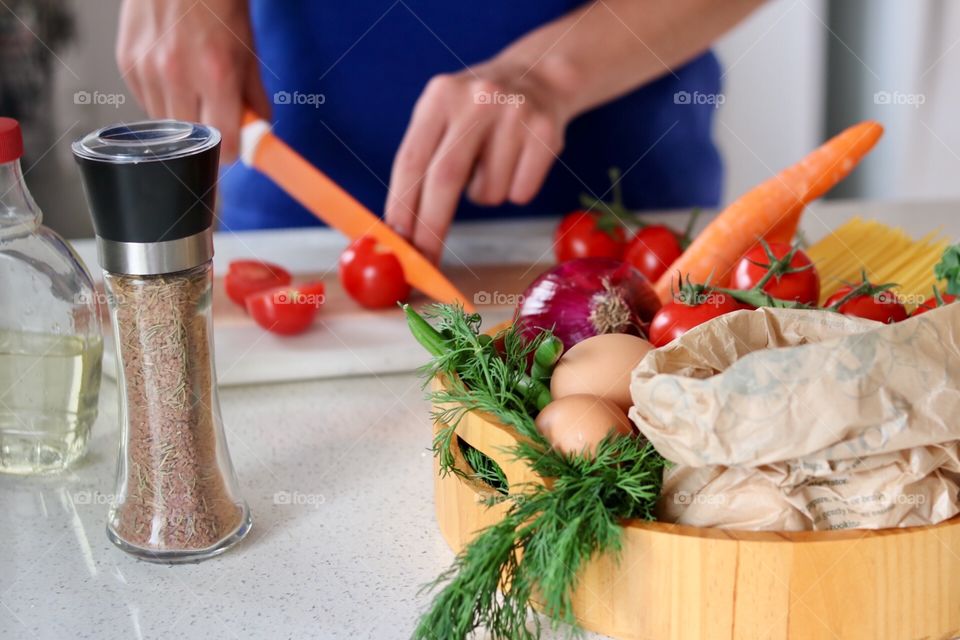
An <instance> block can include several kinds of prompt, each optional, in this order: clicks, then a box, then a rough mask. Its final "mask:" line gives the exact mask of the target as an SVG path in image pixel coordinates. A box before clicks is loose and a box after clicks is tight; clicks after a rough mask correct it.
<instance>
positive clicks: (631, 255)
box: [623, 224, 683, 282]
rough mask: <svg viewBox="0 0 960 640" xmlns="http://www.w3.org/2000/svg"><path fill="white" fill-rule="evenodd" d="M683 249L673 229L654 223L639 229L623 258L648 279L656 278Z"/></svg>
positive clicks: (652, 280)
mask: <svg viewBox="0 0 960 640" xmlns="http://www.w3.org/2000/svg"><path fill="white" fill-rule="evenodd" d="M681 253H683V249H682V248H681V247H680V240H679V239H678V238H677V234H676V233H674V231H673V229H671V228H670V227H667V226H664V225H662V224H652V225H650V226H647V227H644V228H642V229H640V230H639V231H637V234H636V235H635V236H633V239H632V240H630V243H629V244H627V249H626V251H625V252H624V254H623V259H624V260H625V261H626V262H629V263H630V264H632V265H633V266H635V267H636V268H637V270H639V271H640V273H642V274H643V275H645V276H647V280H650V281H651V282H656V280H657V279H658V278H659V277H660V276H662V275H663V274H664V273H666V271H667V269H669V268H670V265H672V264H673V263H674V262H675V261H676V259H677V258H679V257H680V254H681Z"/></svg>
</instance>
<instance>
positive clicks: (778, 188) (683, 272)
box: [655, 120, 883, 304]
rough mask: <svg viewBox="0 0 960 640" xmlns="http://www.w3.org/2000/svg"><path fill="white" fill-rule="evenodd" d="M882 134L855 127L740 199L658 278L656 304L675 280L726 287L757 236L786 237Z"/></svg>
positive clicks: (874, 127) (868, 126)
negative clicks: (806, 210) (807, 208)
mask: <svg viewBox="0 0 960 640" xmlns="http://www.w3.org/2000/svg"><path fill="white" fill-rule="evenodd" d="M882 134H883V127H882V126H881V125H880V124H879V123H877V122H873V121H871V120H867V121H865V122H861V123H860V124H856V125H854V126H852V127H850V128H849V129H847V130H845V131H843V132H841V133H840V134H838V135H837V136H835V137H833V138H831V139H830V140H828V141H827V142H825V143H824V144H823V145H822V146H821V147H819V148H818V149H816V150H814V151H813V152H812V153H810V154H809V155H808V156H807V157H806V158H804V159H803V160H801V161H800V162H798V163H797V164H795V165H793V166H791V167H788V168H786V169H784V170H783V171H781V172H780V173H779V174H777V175H775V176H773V177H772V178H770V179H768V180H766V181H764V182H762V183H760V184H759V185H757V186H756V187H754V188H753V189H751V190H750V191H748V192H747V193H745V194H744V195H742V196H740V198H739V199H737V200H735V201H734V202H733V203H732V204H730V205H729V206H728V207H727V208H726V209H724V210H723V212H721V213H720V215H719V216H717V217H716V218H715V219H714V220H713V221H712V222H711V223H710V224H709V225H708V226H707V228H706V229H704V230H703V232H701V233H700V235H699V236H697V238H696V239H695V240H694V241H693V242H692V243H691V244H690V247H689V248H688V249H687V250H686V251H685V252H684V253H683V255H681V256H680V258H678V259H677V261H676V262H674V263H673V265H671V266H670V269H669V270H668V271H667V272H666V273H664V274H663V275H662V276H660V279H659V280H657V283H656V286H655V289H656V292H657V295H658V296H660V300H661V301H662V302H663V303H664V304H666V303H667V302H669V301H670V300H671V298H672V296H673V290H675V289H678V288H679V287H680V277H681V276H682V277H683V278H684V279H685V278H687V276H689V277H690V278H692V279H693V280H695V281H698V282H705V281H707V279H708V278H709V279H710V282H711V284H714V285H716V286H721V287H722V286H726V284H727V282H728V280H729V279H730V274H731V273H732V271H733V268H734V266H735V265H736V264H737V262H738V261H739V260H740V258H741V257H743V255H744V254H745V253H746V252H747V251H749V250H750V249H751V248H752V247H753V245H755V244H756V243H757V241H758V240H759V239H760V238H766V237H772V236H776V237H778V238H780V237H781V236H785V235H789V236H790V237H792V236H793V233H794V232H795V231H796V228H797V224H798V223H799V221H800V216H801V215H802V214H803V210H804V206H805V205H806V204H807V203H808V202H811V201H813V200H816V199H817V198H819V197H820V196H822V195H823V194H824V193H826V192H827V191H829V190H830V189H831V188H832V187H833V186H834V185H835V184H837V183H838V182H840V181H841V180H843V178H845V177H846V176H847V174H849V173H850V172H851V171H852V170H853V168H854V167H855V166H857V163H858V162H860V159H861V158H863V156H865V155H866V154H867V152H868V151H870V149H872V148H873V145H874V144H876V142H877V140H878V139H879V138H880V136H881V135H882Z"/></svg>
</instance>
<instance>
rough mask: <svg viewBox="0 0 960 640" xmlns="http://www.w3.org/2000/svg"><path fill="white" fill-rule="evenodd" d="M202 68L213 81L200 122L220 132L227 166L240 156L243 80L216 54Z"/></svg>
mask: <svg viewBox="0 0 960 640" xmlns="http://www.w3.org/2000/svg"><path fill="white" fill-rule="evenodd" d="M201 64H202V66H203V68H204V71H205V74H204V75H205V77H207V78H209V79H210V80H209V82H208V83H207V84H206V85H205V89H206V90H205V91H204V92H203V93H202V95H201V107H200V119H201V122H204V123H207V124H209V125H212V126H214V127H216V128H217V129H218V130H219V131H220V136H221V140H220V161H221V162H222V163H223V164H227V163H230V162H233V161H234V160H236V159H237V154H238V152H239V144H240V121H241V118H242V115H243V100H242V96H241V92H240V82H239V77H238V76H237V72H236V70H235V68H234V67H233V66H232V65H231V64H230V61H229V60H228V59H227V58H225V57H223V56H220V55H217V54H216V53H213V52H210V53H208V55H207V56H205V58H204V59H203V60H202V61H201Z"/></svg>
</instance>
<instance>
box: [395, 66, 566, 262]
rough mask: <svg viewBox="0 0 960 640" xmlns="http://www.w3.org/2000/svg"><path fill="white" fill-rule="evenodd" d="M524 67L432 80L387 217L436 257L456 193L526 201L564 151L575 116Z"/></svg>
mask: <svg viewBox="0 0 960 640" xmlns="http://www.w3.org/2000/svg"><path fill="white" fill-rule="evenodd" d="M527 69H528V68H525V67H511V66H510V65H505V64H503V63H498V62H491V63H487V64H484V65H480V66H476V67H472V68H470V69H466V70H464V71H461V72H459V73H454V74H448V75H439V76H436V77H434V78H433V79H431V80H430V82H429V83H428V84H427V86H426V88H425V89H424V91H423V93H422V95H421V96H420V99H419V100H418V101H417V104H416V106H415V107H414V109H413V116H412V117H411V120H410V124H409V126H408V127H407V132H406V134H405V136H404V138H403V142H402V143H401V144H400V148H399V150H398V151H397V155H396V158H395V160H394V163H393V171H392V173H391V176H390V190H389V194H388V197H387V204H386V214H385V217H386V221H387V223H388V224H390V225H391V226H392V227H393V228H394V229H395V230H397V231H398V232H399V233H400V234H401V235H404V236H405V237H407V238H409V239H410V240H411V241H412V242H413V244H414V245H415V246H416V247H417V248H418V249H420V251H422V252H423V253H424V255H426V256H427V257H428V258H430V259H432V260H434V261H437V260H439V258H440V254H441V253H442V249H443V241H444V238H445V237H446V234H447V230H448V229H449V226H450V222H451V220H452V218H453V215H454V213H455V211H456V207H457V204H458V202H459V200H460V196H461V194H462V193H463V192H464V190H466V193H467V196H468V197H469V198H470V199H471V200H472V201H474V202H476V203H477V204H481V205H489V206H495V205H500V204H503V203H504V202H506V201H510V202H512V203H515V204H526V203H527V202H529V201H530V200H531V199H532V198H533V197H534V196H535V195H536V194H537V192H538V191H539V190H540V187H541V186H542V185H543V181H544V179H545V178H546V176H547V172H548V171H549V170H550V167H551V166H552V165H553V162H554V160H555V158H556V156H557V154H559V153H560V151H561V149H562V148H563V135H564V131H565V129H566V126H567V123H568V122H569V120H570V117H571V115H572V114H570V113H568V112H567V111H566V110H565V109H564V107H563V101H562V100H559V99H557V95H556V94H555V93H554V92H553V91H552V90H551V89H550V88H549V87H548V86H547V84H546V83H545V82H542V81H541V80H540V79H539V78H538V77H537V76H536V75H535V74H530V73H527V72H526V71H527Z"/></svg>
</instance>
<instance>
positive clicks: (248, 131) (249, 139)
mask: <svg viewBox="0 0 960 640" xmlns="http://www.w3.org/2000/svg"><path fill="white" fill-rule="evenodd" d="M268 133H270V123H269V122H267V121H266V120H253V121H251V122H248V123H247V124H245V125H243V126H242V127H240V161H241V162H243V164H244V165H246V166H248V167H252V166H253V158H254V155H255V154H256V152H257V147H258V146H259V145H260V141H261V140H262V139H263V136H265V135H267V134H268Z"/></svg>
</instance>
